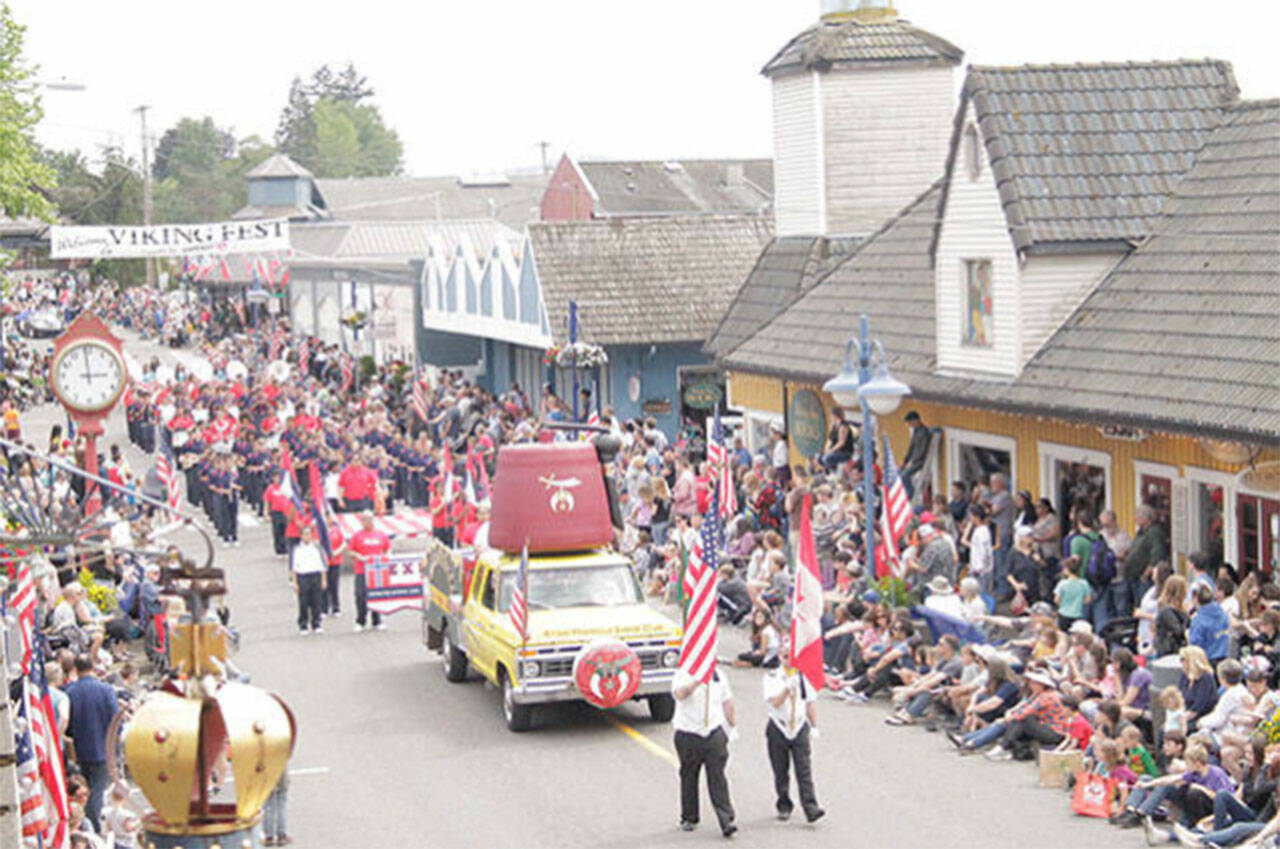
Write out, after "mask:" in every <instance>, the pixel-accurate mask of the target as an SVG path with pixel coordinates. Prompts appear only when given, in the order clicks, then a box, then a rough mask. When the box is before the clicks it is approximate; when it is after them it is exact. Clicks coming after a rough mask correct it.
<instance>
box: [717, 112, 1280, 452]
mask: <svg viewBox="0 0 1280 849" xmlns="http://www.w3.org/2000/svg"><path fill="white" fill-rule="evenodd" d="M1223 117H1224V123H1223V125H1222V127H1221V128H1220V129H1218V130H1217V131H1215V132H1214V133H1213V134H1212V135H1211V136H1210V138H1209V140H1208V142H1207V144H1206V146H1205V147H1204V150H1203V151H1202V152H1201V153H1200V155H1199V157H1198V159H1197V161H1196V163H1195V166H1194V168H1192V169H1191V170H1190V171H1189V173H1188V174H1187V175H1186V177H1185V178H1184V179H1183V180H1182V181H1181V182H1180V184H1179V185H1178V188H1177V190H1176V192H1175V194H1174V195H1173V197H1171V198H1170V199H1169V200H1168V202H1167V204H1165V214H1164V215H1163V216H1162V217H1160V218H1159V219H1158V220H1157V221H1156V222H1155V224H1154V227H1153V231H1154V232H1153V234H1152V235H1151V237H1150V238H1149V239H1147V240H1146V241H1145V242H1144V243H1143V244H1142V245H1140V246H1139V247H1138V248H1137V249H1136V250H1135V251H1134V252H1133V253H1132V254H1130V255H1129V256H1128V257H1127V258H1126V259H1125V260H1123V261H1122V262H1121V263H1120V264H1118V265H1117V267H1116V268H1115V269H1114V270H1113V271H1112V272H1111V273H1110V274H1109V275H1108V276H1107V278H1106V279H1105V280H1104V281H1103V282H1102V283H1101V284H1100V285H1099V286H1098V287H1097V288H1096V289H1095V290H1094V292H1093V293H1092V294H1090V295H1089V297H1088V298H1086V299H1085V301H1084V303H1083V304H1082V305H1081V306H1080V307H1079V309H1077V310H1076V312H1075V313H1074V314H1073V315H1072V316H1071V317H1070V318H1069V319H1068V320H1067V321H1066V322H1065V323H1064V324H1063V326H1062V327H1061V328H1059V330H1057V331H1056V332H1055V333H1054V334H1053V335H1052V336H1051V337H1050V338H1049V340H1048V341H1047V342H1046V343H1045V345H1044V346H1043V347H1042V348H1041V350H1040V351H1039V353H1037V354H1036V355H1035V356H1034V357H1033V358H1032V359H1031V361H1030V362H1029V363H1028V364H1027V366H1026V367H1025V368H1024V369H1023V371H1022V373H1021V374H1020V375H1019V376H1018V377H1017V378H1016V379H1015V380H1013V381H1012V382H1004V383H1002V382H996V381H987V380H978V379H973V378H962V377H952V376H946V375H940V374H935V373H934V372H933V367H934V361H935V360H934V282H933V270H932V268H931V263H930V257H929V246H928V238H927V235H926V234H927V232H928V230H929V228H931V227H932V219H933V216H934V213H935V210H936V207H937V205H938V202H939V197H940V194H941V193H940V191H938V187H936V186H935V187H934V189H931V190H930V191H929V192H928V193H927V194H925V195H924V196H923V197H922V198H920V199H919V200H918V201H917V202H916V203H915V204H913V205H912V206H910V207H908V208H907V210H905V211H904V212H903V213H902V214H901V215H900V216H899V217H898V218H896V219H894V220H893V221H892V222H890V223H889V225H888V226H887V227H886V228H885V229H884V230H882V231H881V232H880V233H879V234H877V235H875V236H873V237H871V238H870V239H869V240H868V241H867V242H866V243H864V244H863V245H862V246H861V247H860V248H859V249H858V251H857V252H856V253H855V254H853V256H851V257H850V258H849V259H847V260H846V261H845V262H844V263H843V264H841V265H840V266H839V267H837V268H836V269H835V270H834V271H832V272H831V273H830V274H828V275H827V276H826V277H824V278H822V279H821V280H820V281H819V282H818V283H817V284H815V285H814V287H813V288H812V289H811V290H810V291H809V292H808V293H807V294H805V295H804V296H802V297H801V298H799V299H798V300H797V301H796V302H795V303H794V304H793V305H792V306H791V307H790V308H788V309H787V310H785V311H784V312H782V313H781V314H780V315H779V316H778V317H777V318H776V319H774V320H773V321H772V322H770V323H769V324H768V325H766V326H765V327H764V328H763V329H762V330H761V331H759V332H758V333H756V334H755V335H754V336H752V337H751V338H749V339H748V340H747V341H746V342H744V343H743V344H742V345H740V346H738V347H737V348H736V349H734V350H733V351H732V352H730V353H729V354H728V355H726V356H723V357H722V360H723V361H724V362H725V363H726V364H727V365H729V366H733V367H737V368H742V369H744V370H748V371H755V372H762V373H766V374H781V375H787V376H793V377H799V378H803V379H806V380H817V381H823V380H825V379H826V378H828V377H830V376H831V375H834V374H835V373H836V372H837V371H838V370H839V368H840V364H841V358H842V355H843V350H844V347H843V346H844V340H845V339H846V338H847V337H848V336H849V335H850V334H851V333H852V332H853V330H854V326H855V321H856V316H857V313H859V312H866V313H867V314H868V315H869V317H870V319H871V327H872V333H873V335H875V336H876V337H878V338H879V339H880V340H881V341H882V342H883V344H884V347H885V351H886V352H887V353H888V355H889V359H890V365H891V368H892V369H893V372H894V374H895V375H896V376H898V377H900V378H902V379H903V380H905V381H906V382H907V383H908V384H910V385H911V387H912V390H913V392H914V394H915V395H917V396H919V397H922V398H925V399H929V400H935V401H940V402H942V403H960V404H969V405H973V406H977V407H986V408H992V409H1007V410H1015V411H1021V412H1035V413H1038V414H1049V415H1055V416H1059V417H1063V418H1068V419H1073V420H1078V421H1085V422H1092V423H1097V424H1103V423H1120V424H1130V425H1137V426H1139V427H1153V428H1159V429H1164V430H1168V431H1175V432H1185V433H1191V434H1194V435H1203V436H1213V437H1222V438H1230V439H1241V440H1245V441H1252V442H1259V441H1262V442H1267V443H1271V444H1274V443H1275V442H1276V440H1277V439H1280V321H1278V320H1277V316H1280V248H1278V247H1277V246H1278V245H1280V101H1263V102H1251V103H1242V104H1239V105H1237V106H1233V107H1229V108H1228V109H1227V110H1226V111H1225V112H1224V116H1223Z"/></svg>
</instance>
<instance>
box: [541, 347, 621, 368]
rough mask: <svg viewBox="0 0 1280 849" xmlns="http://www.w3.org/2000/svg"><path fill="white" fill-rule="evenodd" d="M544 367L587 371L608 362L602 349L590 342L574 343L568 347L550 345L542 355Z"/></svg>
mask: <svg viewBox="0 0 1280 849" xmlns="http://www.w3.org/2000/svg"><path fill="white" fill-rule="evenodd" d="M542 362H543V364H544V365H553V364H554V365H556V366H558V367H559V368H572V369H589V368H596V367H597V366H603V365H605V364H607V363H608V362H609V355H608V354H606V353H605V350H604V348H602V347H600V346H599V345H593V344H591V343H590V342H574V343H572V344H569V345H552V346H551V347H550V348H548V349H547V350H546V352H545V353H544V354H543V355H542Z"/></svg>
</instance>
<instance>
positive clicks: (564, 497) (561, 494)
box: [538, 472, 582, 513]
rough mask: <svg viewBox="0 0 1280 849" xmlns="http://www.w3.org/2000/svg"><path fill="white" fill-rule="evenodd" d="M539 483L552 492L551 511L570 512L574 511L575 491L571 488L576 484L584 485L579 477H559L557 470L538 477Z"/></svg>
mask: <svg viewBox="0 0 1280 849" xmlns="http://www.w3.org/2000/svg"><path fill="white" fill-rule="evenodd" d="M538 483H540V484H542V485H543V486H545V487H546V488H547V491H548V492H550V493H551V500H550V502H549V503H550V505H551V512H552V513H569V512H572V510H573V507H574V504H575V503H576V502H575V501H574V498H573V493H572V492H570V491H569V490H571V489H573V488H574V487H576V486H582V481H580V480H579V479H578V478H563V479H561V478H557V477H556V475H555V472H552V473H551V474H549V475H546V476H545V477H540V478H538Z"/></svg>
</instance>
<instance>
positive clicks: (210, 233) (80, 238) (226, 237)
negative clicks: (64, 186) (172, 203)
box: [49, 218, 289, 259]
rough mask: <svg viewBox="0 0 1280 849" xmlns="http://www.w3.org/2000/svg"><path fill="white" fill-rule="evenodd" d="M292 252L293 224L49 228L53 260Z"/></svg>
mask: <svg viewBox="0 0 1280 849" xmlns="http://www.w3.org/2000/svg"><path fill="white" fill-rule="evenodd" d="M288 249H289V220H288V219H287V218H272V219H269V220H264V221H222V222H218V223H214V224H155V225H153V226H151V227H123V226H122V227H62V226H53V227H50V228H49V255H50V256H51V257H53V258H54V259H104V258H108V257H149V256H151V257H154V256H189V255H193V254H216V255H221V254H244V253H260V252H263V251H284V250H288Z"/></svg>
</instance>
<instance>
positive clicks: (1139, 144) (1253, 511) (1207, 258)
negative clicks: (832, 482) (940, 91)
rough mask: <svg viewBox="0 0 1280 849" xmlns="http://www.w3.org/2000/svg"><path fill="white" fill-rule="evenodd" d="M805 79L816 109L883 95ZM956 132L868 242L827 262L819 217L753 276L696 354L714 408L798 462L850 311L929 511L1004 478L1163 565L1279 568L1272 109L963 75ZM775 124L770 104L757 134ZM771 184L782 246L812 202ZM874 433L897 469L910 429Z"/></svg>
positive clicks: (829, 237)
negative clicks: (958, 484)
mask: <svg viewBox="0 0 1280 849" xmlns="http://www.w3.org/2000/svg"><path fill="white" fill-rule="evenodd" d="M819 26H820V27H822V29H820V30H819V32H821V33H822V34H823V35H824V38H822V39H818V40H816V41H814V45H815V46H814V48H813V49H814V50H818V52H819V53H820V52H821V49H820V48H822V46H823V45H827V44H833V43H834V44H848V43H858V42H859V41H863V42H866V43H869V44H881V43H893V42H895V40H896V39H898V38H899V37H900V35H899V33H900V32H901V27H902V26H905V25H904V24H902V23H901V22H898V21H897V20H896V18H894V17H893V15H892V12H891V10H874V9H873V10H872V11H871V13H866V12H861V13H860V12H858V11H856V10H855V11H851V12H848V13H840V14H838V15H837V16H835V17H832V18H829V19H827V20H824V21H823V22H822V23H821V24H820V25H819ZM916 32H917V33H918V31H916ZM877 33H883V34H884V36H885V37H884V38H883V39H880V38H877ZM919 37H920V38H922V39H923V38H924V37H923V36H919ZM925 42H926V43H930V44H935V43H936V42H934V41H933V40H931V39H925ZM812 52H813V50H810V51H809V53H807V54H806V55H810V54H812ZM815 67H816V73H818V74H819V75H821V77H822V78H821V79H820V80H818V81H815V82H813V83H812V85H814V86H815V87H818V88H821V89H826V88H830V86H829V84H828V82H829V81H828V79H827V77H828V76H834V75H839V74H841V73H859V74H864V75H867V76H868V77H870V76H874V75H875V74H878V73H883V72H887V71H885V70H884V68H885V63H884V62H883V61H880V62H871V63H870V64H863V65H857V66H856V68H857V70H856V71H855V69H854V67H853V66H850V65H849V64H847V62H846V64H845V65H843V66H842V65H841V64H840V63H839V62H831V63H825V62H815ZM766 73H768V68H766ZM862 84H863V85H865V86H870V85H871V83H870V82H868V81H867V80H863V81H862ZM775 85H776V82H775ZM880 106H881V107H884V104H880ZM850 108H853V107H850ZM903 108H904V109H905V108H907V107H906V106H904V107H903ZM950 112H951V114H950V115H949V116H948V117H947V118H946V120H945V122H944V123H945V128H946V130H945V131H946V133H947V136H948V144H947V145H946V148H945V149H944V150H943V151H941V154H940V156H939V157H938V159H937V160H936V162H935V166H934V171H933V174H934V177H933V178H932V180H931V181H930V183H931V185H925V186H920V187H919V188H918V189H917V190H916V191H915V193H914V195H913V196H912V197H911V198H909V199H906V200H904V201H903V202H902V204H900V208H899V209H898V210H897V211H896V212H895V213H893V214H892V215H889V216H886V217H885V218H883V219H882V220H881V221H880V222H879V223H878V225H876V226H875V227H874V229H873V231H872V232H869V233H867V232H853V233H852V234H851V235H852V236H853V239H852V240H849V241H845V242H843V243H842V242H840V241H839V240H838V239H835V238H834V236H835V235H838V234H837V233H836V232H835V231H831V230H829V229H828V230H827V231H826V232H824V231H823V229H822V225H823V223H824V222H823V221H822V220H821V219H814V220H811V221H809V222H808V223H807V225H806V226H808V227H809V228H811V229H810V232H809V233H807V234H804V235H805V236H807V237H808V239H809V241H808V242H807V243H806V242H805V241H804V240H803V239H801V238H800V235H801V234H794V233H793V234H792V235H793V236H795V240H794V241H792V242H791V243H790V247H791V248H792V249H791V250H790V251H789V252H788V251H779V250H778V248H777V247H776V245H775V247H774V255H773V256H770V255H769V252H767V251H766V252H765V253H764V254H762V256H761V257H760V261H759V263H758V268H757V272H758V271H759V267H760V266H761V265H766V266H767V269H768V273H767V274H761V273H757V272H753V273H752V274H751V275H748V277H747V278H746V282H745V283H744V286H743V287H742V288H741V289H740V291H739V293H738V295H737V296H736V298H735V300H734V302H733V303H732V304H731V305H730V308H729V309H728V310H727V312H726V315H725V317H724V319H723V320H722V322H721V324H720V328H719V330H718V331H717V332H716V333H715V334H714V335H713V336H712V337H711V339H710V341H709V346H710V347H711V348H712V349H713V350H714V351H715V353H716V355H717V358H718V360H719V361H720V362H721V363H722V364H723V365H724V366H725V367H726V368H728V369H729V371H730V381H729V397H730V403H731V404H732V405H733V406H734V407H736V408H738V409H740V410H741V411H742V412H743V413H744V415H745V417H746V420H747V422H748V423H749V424H750V423H752V422H756V423H759V422H769V421H775V420H776V421H782V422H785V425H786V427H787V430H788V437H789V440H790V442H791V446H792V450H793V457H794V458H795V459H799V458H800V457H802V456H806V455H810V454H812V453H813V452H814V451H815V450H817V449H816V448H815V446H816V447H818V448H820V446H821V441H822V439H823V437H824V436H825V433H826V429H827V427H828V424H829V418H828V416H829V411H830V410H831V408H832V402H831V399H830V398H828V397H826V396H825V395H824V394H823V393H822V392H821V389H820V387H821V386H822V384H823V383H824V382H825V381H826V380H827V379H828V378H830V377H831V376H833V375H835V374H836V373H837V372H838V371H839V369H840V366H841V363H842V361H843V357H844V343H845V341H846V339H847V338H848V337H849V336H850V335H851V334H853V333H855V332H856V326H857V316H858V315H859V314H860V313H865V314H867V315H868V316H869V317H870V320H871V327H872V333H873V335H874V336H876V337H878V338H879V339H880V341H881V342H882V343H883V344H884V347H885V350H886V352H887V353H888V356H889V360H890V365H891V368H892V370H893V372H894V374H895V376H897V377H898V378H900V379H902V380H904V381H905V382H907V383H908V384H909V385H911V387H912V389H913V397H912V398H910V399H908V401H907V402H906V406H904V408H903V412H905V411H906V410H910V409H914V410H917V411H918V412H919V413H920V414H921V416H922V418H923V419H924V421H925V423H926V424H927V425H928V426H929V427H931V428H934V429H935V432H936V434H937V438H936V439H935V447H934V451H933V454H932V456H931V458H930V466H929V473H930V475H929V476H930V477H931V479H932V480H931V483H932V486H933V487H934V488H935V489H943V488H945V487H946V485H947V484H948V483H949V482H951V481H957V480H958V481H963V482H966V483H970V482H974V481H976V480H979V479H983V478H985V477H986V476H988V475H989V474H990V473H991V472H993V471H1002V472H1006V473H1008V474H1009V475H1010V477H1011V479H1012V480H1013V481H1014V483H1015V485H1016V486H1017V487H1018V488H1020V489H1027V490H1030V491H1031V492H1032V493H1033V494H1035V495H1037V496H1038V495H1044V496H1045V497H1048V498H1050V500H1051V501H1052V502H1053V503H1054V504H1055V505H1056V506H1057V507H1058V508H1059V509H1060V510H1061V509H1063V508H1064V507H1066V506H1067V503H1068V502H1069V501H1071V500H1074V499H1076V498H1078V497H1081V495H1082V494H1083V495H1084V496H1085V497H1087V498H1088V499H1090V500H1091V501H1092V502H1093V504H1094V506H1095V507H1096V508H1098V509H1105V508H1113V509H1115V510H1116V512H1117V515H1118V518H1119V521H1120V523H1121V525H1122V526H1124V527H1126V528H1128V529H1129V530H1132V528H1133V514H1134V509H1135V507H1136V506H1137V505H1138V504H1143V503H1145V504H1149V505H1151V506H1152V507H1154V508H1155V509H1156V510H1157V512H1158V513H1159V514H1160V516H1161V519H1162V521H1164V522H1165V523H1166V525H1167V526H1168V527H1169V529H1170V531H1171V540H1172V543H1173V548H1174V551H1175V553H1176V554H1177V555H1178V556H1179V557H1185V555H1186V554H1188V553H1190V552H1192V551H1196V550H1207V551H1210V552H1211V553H1213V554H1214V555H1216V556H1217V557H1219V558H1221V559H1222V560H1225V561H1228V562H1235V563H1242V564H1246V565H1251V566H1262V567H1263V568H1265V569H1268V570H1271V569H1274V568H1275V567H1276V565H1277V564H1278V563H1280V321H1277V316H1280V264H1278V263H1277V261H1276V258H1277V245H1280V102H1277V101H1241V100H1240V99H1239V92H1238V89H1237V87H1236V85H1235V82H1234V80H1233V78H1232V75H1231V71H1230V66H1229V65H1228V64H1227V63H1225V62H1220V61H1213V60H1205V61H1177V62H1152V63H1145V64H1139V63H1126V64H1122V65H1120V64H1114V65H1112V64H1098V65H1072V66H1025V67H1015V68H983V67H975V68H971V69H970V70H969V71H968V74H967V77H966V81H965V84H964V87H963V89H962V94H961V98H960V102H959V104H954V103H953V104H952V108H951V110H950ZM789 120H793V119H792V118H791V117H790V116H789V115H788V114H785V110H784V114H779V110H778V108H777V102H776V99H775V124H778V123H779V122H786V121H789ZM828 124H829V122H828ZM777 132H778V131H777V130H775V135H777ZM823 138H824V145H823V148H824V150H832V149H835V148H839V149H840V150H841V155H847V156H851V157H856V156H857V154H858V151H857V149H856V148H854V147H848V146H846V142H845V141H843V140H842V138H839V137H833V136H832V135H830V134H826V135H824V137H823ZM863 167H864V168H865V169H866V170H867V171H870V172H874V173H876V174H877V175H878V176H879V179H881V180H882V181H883V183H884V184H885V185H894V184H901V185H904V186H905V185H907V184H908V183H910V182H912V181H914V180H916V179H917V175H916V173H915V171H914V170H911V171H910V172H909V173H904V174H901V175H899V174H895V173H888V172H892V171H893V170H894V168H895V167H896V166H895V160H893V159H892V158H887V159H875V160H868V161H864V162H863ZM785 171H786V168H785V167H784V165H783V162H782V160H781V159H779V161H778V163H777V165H776V172H777V184H778V197H777V202H776V203H777V208H778V210H779V216H780V217H779V223H778V230H779V233H780V235H781V234H783V232H784V225H783V223H782V218H781V215H782V210H783V209H784V208H786V207H788V206H790V207H791V208H793V209H794V208H797V207H798V208H802V209H803V208H809V207H812V208H814V209H822V208H824V206H823V204H824V201H823V195H824V192H825V191H826V190H825V188H824V186H825V183H824V182H823V181H818V182H817V183H811V184H810V189H809V192H810V195H808V196H807V200H806V197H805V196H803V195H799V196H796V197H794V198H793V199H792V201H790V202H789V203H788V202H787V201H784V197H783V195H784V188H783V186H784V181H785V179H786V176H785ZM828 182H829V181H828ZM836 182H840V180H836ZM826 208H827V209H828V213H829V217H828V220H827V222H826V224H827V226H828V228H829V226H830V220H831V218H830V207H829V206H828V207H826ZM842 215H843V213H842ZM844 220H852V219H849V218H845V219H844ZM787 226H788V227H790V226H793V225H787ZM849 229H852V230H855V231H856V230H857V228H856V227H853V226H852V225H851V226H850V228H849ZM779 241H781V240H779ZM806 244H808V246H809V247H808V249H807V250H806V249H805V247H804V246H805V245H806ZM824 244H825V245H826V247H825V248H822V249H819V248H821V246H823V245H824ZM832 246H834V247H835V248H836V250H832V249H831V248H832ZM881 424H882V426H883V428H884V430H885V432H886V433H887V434H888V435H889V437H890V440H891V443H892V445H893V448H894V451H895V453H897V454H898V456H899V458H901V456H902V452H904V451H905V450H906V444H907V438H908V434H907V430H906V427H905V425H904V423H903V422H902V421H901V420H900V418H898V417H895V418H892V419H889V420H886V421H884V422H882V423H881ZM757 426H758V424H757Z"/></svg>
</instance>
